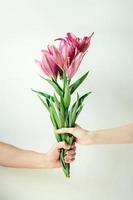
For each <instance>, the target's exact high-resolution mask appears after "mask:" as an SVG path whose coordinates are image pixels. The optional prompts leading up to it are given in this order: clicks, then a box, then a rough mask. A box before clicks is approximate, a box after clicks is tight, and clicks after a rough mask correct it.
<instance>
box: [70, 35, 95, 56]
mask: <svg viewBox="0 0 133 200" xmlns="http://www.w3.org/2000/svg"><path fill="white" fill-rule="evenodd" d="M93 34H94V32H93V33H92V34H91V35H90V36H85V37H84V38H83V39H80V38H78V37H76V36H75V35H74V34H72V33H67V37H66V40H67V42H68V43H69V44H70V45H72V46H73V47H74V48H77V50H78V52H85V51H86V50H87V49H88V48H89V46H90V40H91V37H92V36H93Z"/></svg>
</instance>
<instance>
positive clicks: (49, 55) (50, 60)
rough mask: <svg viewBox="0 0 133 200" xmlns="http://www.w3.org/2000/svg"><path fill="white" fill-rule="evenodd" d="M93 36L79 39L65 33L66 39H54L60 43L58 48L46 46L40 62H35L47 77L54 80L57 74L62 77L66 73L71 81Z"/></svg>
mask: <svg viewBox="0 0 133 200" xmlns="http://www.w3.org/2000/svg"><path fill="white" fill-rule="evenodd" d="M93 34H94V33H92V34H91V35H90V36H85V37H84V38H83V39H79V38H78V37H76V36H75V35H74V34H72V33H67V37H65V38H58V39H56V40H59V41H60V42H59V46H58V47H55V46H50V45H48V47H47V50H42V52H43V56H42V62H40V61H36V62H37V63H38V64H39V66H40V67H41V69H42V71H43V72H44V73H45V74H46V75H47V76H49V77H52V78H54V79H56V78H57V75H58V74H60V76H61V77H62V76H63V72H66V74H67V76H68V78H69V79H71V78H72V77H73V76H74V74H75V73H76V72H77V70H78V68H79V65H80V63H81V61H82V59H83V57H84V55H85V53H86V52H87V49H88V48H89V46H90V40H91V37H92V36H93Z"/></svg>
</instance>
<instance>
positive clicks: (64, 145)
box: [55, 141, 71, 150]
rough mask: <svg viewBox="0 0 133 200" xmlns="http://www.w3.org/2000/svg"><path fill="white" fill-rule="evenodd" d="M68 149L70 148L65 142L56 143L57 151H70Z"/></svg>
mask: <svg viewBox="0 0 133 200" xmlns="http://www.w3.org/2000/svg"><path fill="white" fill-rule="evenodd" d="M70 147H71V146H70V145H68V144H67V143H66V142H64V141H63V142H59V143H57V144H56V147H55V148H56V149H57V150H60V149H62V148H63V149H66V150H68V149H70Z"/></svg>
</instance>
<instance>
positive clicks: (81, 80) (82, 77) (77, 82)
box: [70, 71, 89, 94]
mask: <svg viewBox="0 0 133 200" xmlns="http://www.w3.org/2000/svg"><path fill="white" fill-rule="evenodd" d="M88 74H89V71H88V72H87V73H85V74H84V75H83V76H81V77H80V78H79V79H78V80H77V81H75V82H74V83H73V84H72V85H70V92H71V94H72V93H73V92H74V91H75V90H76V89H77V88H78V87H79V86H80V84H81V83H82V82H83V81H84V80H85V78H86V77H87V75H88Z"/></svg>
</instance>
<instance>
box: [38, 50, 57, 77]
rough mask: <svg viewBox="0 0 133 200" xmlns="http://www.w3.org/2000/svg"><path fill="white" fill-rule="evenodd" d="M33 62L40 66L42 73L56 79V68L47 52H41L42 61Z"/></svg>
mask: <svg viewBox="0 0 133 200" xmlns="http://www.w3.org/2000/svg"><path fill="white" fill-rule="evenodd" d="M35 62H36V63H37V64H38V65H39V66H40V68H41V69H42V71H43V73H44V74H45V75H46V76H49V77H51V78H53V79H56V78H57V75H58V67H57V65H56V64H55V62H54V61H53V59H52V56H51V55H50V54H48V52H47V51H46V52H43V56H42V61H38V60H35Z"/></svg>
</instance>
